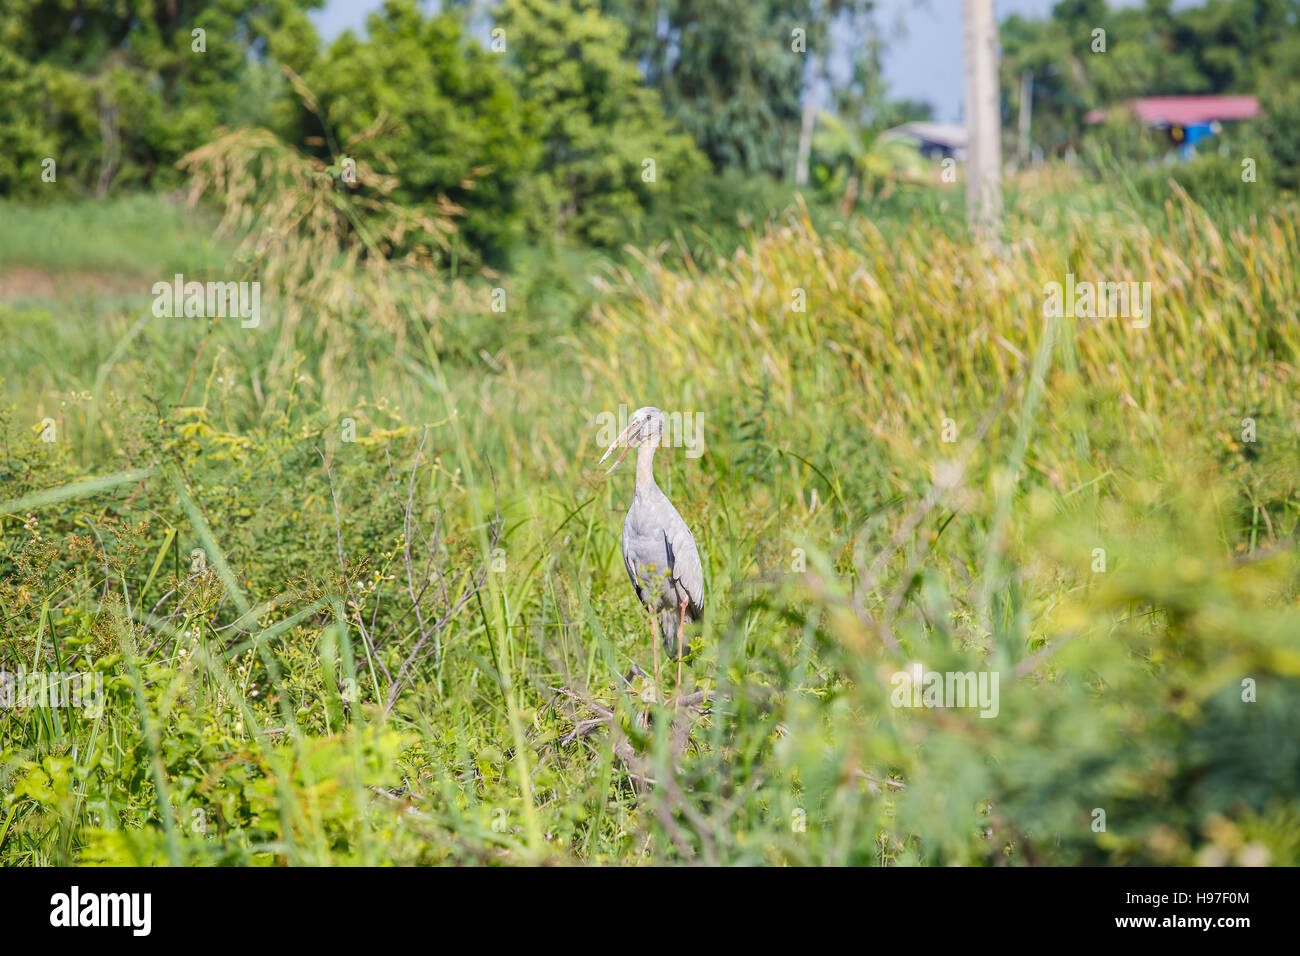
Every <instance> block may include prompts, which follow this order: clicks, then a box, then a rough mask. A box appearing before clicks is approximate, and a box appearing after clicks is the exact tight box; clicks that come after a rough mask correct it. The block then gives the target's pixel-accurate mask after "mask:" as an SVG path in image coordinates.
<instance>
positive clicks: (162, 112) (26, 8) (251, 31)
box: [0, 0, 321, 195]
mask: <svg viewBox="0 0 1300 956" xmlns="http://www.w3.org/2000/svg"><path fill="white" fill-rule="evenodd" d="M320 3H321V0H195V2H190V3H185V4H177V3H173V2H168V0H77V2H74V0H9V2H8V3H6V4H5V5H4V6H3V8H2V9H0V50H3V53H0V98H2V99H3V100H4V101H5V102H6V103H8V104H12V105H13V107H14V109H15V111H16V113H17V116H16V118H15V119H14V120H13V121H10V122H7V123H5V124H4V129H5V130H6V132H7V133H8V134H9V135H6V138H5V142H6V150H5V153H6V155H5V159H4V160H2V161H0V172H3V173H4V174H5V175H4V176H3V177H0V192H5V193H9V194H21V195H50V194H52V193H51V191H50V190H46V189H42V188H41V181H40V177H39V172H38V170H39V168H40V165H41V163H42V162H43V160H44V158H45V157H49V158H51V159H53V160H54V161H55V163H56V164H57V172H58V182H59V183H63V184H71V185H72V186H73V187H75V188H80V189H94V190H95V191H96V192H97V193H98V194H100V195H102V194H104V193H105V192H107V191H108V190H109V189H110V188H116V187H119V186H126V185H159V184H163V185H165V184H168V183H172V182H176V181H178V180H179V173H178V172H177V171H176V170H175V169H174V166H173V164H174V163H175V161H176V160H177V159H178V158H179V157H180V156H181V155H183V154H184V153H185V152H187V151H188V150H190V149H192V148H194V147H195V146H198V145H199V144H201V143H203V142H205V141H206V140H207V139H208V138H209V137H210V136H211V135H212V130H213V129H214V128H215V127H216V126H218V125H223V124H234V123H248V122H261V121H265V120H266V119H267V118H268V117H269V114H270V109H271V104H272V103H273V102H274V99H275V97H276V96H277V95H278V90H277V89H276V86H275V84H274V83H269V82H266V81H265V77H266V76H267V75H268V74H270V75H273V74H274V73H275V72H276V68H275V66H274V65H273V64H272V63H271V62H270V61H271V60H272V59H273V58H274V57H275V56H276V55H277V53H283V54H284V55H287V56H289V57H291V58H292V56H293V55H295V54H296V53H300V52H301V51H302V50H304V49H307V48H310V47H312V46H314V44H315V31H314V30H313V29H312V26H311V23H310V22H309V21H308V20H307V17H306V11H307V10H308V9H311V8H313V7H316V6H319V5H320ZM196 31H198V32H196ZM255 93H256V94H257V95H256V96H255V95H253V94H255Z"/></svg>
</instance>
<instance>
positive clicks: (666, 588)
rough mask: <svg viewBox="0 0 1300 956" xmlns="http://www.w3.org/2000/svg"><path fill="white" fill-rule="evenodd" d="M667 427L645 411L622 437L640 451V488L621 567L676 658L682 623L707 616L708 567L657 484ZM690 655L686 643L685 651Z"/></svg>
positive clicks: (658, 414)
mask: <svg viewBox="0 0 1300 956" xmlns="http://www.w3.org/2000/svg"><path fill="white" fill-rule="evenodd" d="M663 428H664V416H663V413H662V412H661V411H659V409H657V408H652V407H646V408H641V409H638V410H637V411H636V412H635V413H634V414H633V416H632V422H631V424H630V425H629V426H628V429H627V430H626V431H625V432H624V436H620V437H625V438H626V440H627V441H628V446H629V447H632V446H634V445H635V447H636V449H637V456H636V487H635V490H634V491H633V494H632V507H630V508H628V510H627V518H625V519H624V521H623V563H624V565H625V566H626V567H627V576H628V578H630V579H631V581H632V587H633V588H635V589H636V596H637V600H638V601H640V602H641V606H642V607H645V608H648V609H650V611H651V612H652V613H654V612H656V611H657V612H659V622H660V637H661V638H662V640H663V643H664V647H665V648H667V650H668V653H669V654H670V655H673V656H676V655H677V653H678V646H677V631H678V627H679V624H681V623H689V622H692V621H699V620H701V619H702V618H703V616H704V566H703V564H702V563H701V562H700V552H699V549H698V548H697V547H696V546H695V536H694V535H693V534H691V529H690V528H688V527H687V526H686V522H685V521H683V520H682V516H681V515H680V514H678V513H677V509H676V508H674V507H673V503H672V502H671V501H669V500H668V496H667V495H665V494H664V493H663V491H662V490H660V488H659V485H658V484H657V483H656V482H655V476H654V467H653V465H654V455H655V450H656V449H657V448H658V447H659V443H660V441H661V439H662V437H663ZM612 447H613V446H611V449H612ZM608 454H609V452H606V455H608ZM624 454H626V452H625V453H624ZM622 460H623V459H622V457H620V458H619V461H622ZM614 465H615V467H616V466H617V465H618V462H615V463H614ZM611 470H612V469H611ZM686 650H687V648H686V646H685V644H684V642H683V646H682V648H681V651H682V653H683V654H685V652H686Z"/></svg>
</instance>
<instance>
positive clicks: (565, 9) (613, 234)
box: [500, 0, 704, 246]
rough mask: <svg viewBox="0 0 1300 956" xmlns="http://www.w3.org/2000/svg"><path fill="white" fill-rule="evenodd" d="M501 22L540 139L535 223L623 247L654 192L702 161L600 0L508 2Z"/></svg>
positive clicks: (532, 201) (541, 231)
mask: <svg viewBox="0 0 1300 956" xmlns="http://www.w3.org/2000/svg"><path fill="white" fill-rule="evenodd" d="M500 22H501V26H502V28H503V29H504V30H505V35H506V38H507V42H508V43H509V50H510V57H511V62H512V64H513V66H514V69H515V70H516V71H517V75H518V78H517V83H518V86H519V89H520V90H521V93H522V95H523V97H524V101H525V104H526V107H527V109H528V111H529V112H528V116H529V117H530V122H529V127H530V129H532V130H533V131H534V132H535V134H536V135H537V137H538V138H539V139H540V141H541V149H542V159H541V165H540V168H539V169H538V170H536V172H535V173H534V175H533V176H532V177H531V178H530V181H529V184H528V187H527V205H528V208H529V227H530V230H531V231H532V233H533V234H534V235H536V236H540V237H543V238H546V237H553V236H558V235H559V234H560V233H562V232H563V233H567V234H569V235H572V236H574V237H576V238H578V239H580V240H582V241H585V242H590V243H594V244H596V245H602V246H617V245H618V244H620V243H621V242H622V241H624V239H625V238H626V231H625V227H626V224H627V222H629V221H633V220H635V219H637V218H639V216H640V213H641V210H642V209H643V208H645V207H646V206H648V205H650V203H651V201H652V198H653V196H654V195H655V194H656V193H657V192H658V191H660V190H671V189H674V188H676V187H677V185H678V184H685V183H687V182H689V181H690V179H691V177H692V176H694V175H696V174H697V173H698V172H700V171H701V170H702V169H703V167H704V163H703V160H702V159H701V157H700V156H699V154H698V153H697V151H696V150H695V148H694V147H693V145H692V144H691V140H690V138H689V137H688V136H686V135H684V134H682V133H679V132H676V131H675V130H674V129H673V127H672V125H671V124H670V123H669V122H668V121H667V120H665V119H664V117H663V114H662V112H661V109H660V105H659V102H658V97H657V96H656V95H655V94H654V93H653V92H652V91H650V90H647V89H646V88H644V87H642V86H641V85H640V82H639V78H638V75H637V71H636V67H635V66H634V65H633V64H632V63H630V62H628V61H627V60H626V59H624V51H625V49H626V46H627V33H626V31H625V30H624V29H623V27H622V26H621V25H620V24H619V23H618V22H617V21H615V20H611V19H609V18H607V17H604V16H602V15H601V13H600V11H599V10H598V9H597V7H596V6H595V4H594V2H578V3H573V4H568V3H562V2H558V0H507V2H506V3H505V5H504V7H503V9H502V13H501V20H500Z"/></svg>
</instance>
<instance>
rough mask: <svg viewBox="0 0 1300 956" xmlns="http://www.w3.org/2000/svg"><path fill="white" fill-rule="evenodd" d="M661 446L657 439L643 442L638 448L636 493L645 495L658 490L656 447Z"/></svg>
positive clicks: (640, 495) (639, 495)
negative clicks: (655, 467) (656, 482)
mask: <svg viewBox="0 0 1300 956" xmlns="http://www.w3.org/2000/svg"><path fill="white" fill-rule="evenodd" d="M658 447H659V443H658V442H657V441H647V442H642V443H641V445H639V446H638V447H637V450H636V492H635V493H636V495H637V497H645V496H646V495H649V494H651V493H652V492H655V491H658V490H659V486H658V485H657V484H655V469H654V463H655V449H656V448H658Z"/></svg>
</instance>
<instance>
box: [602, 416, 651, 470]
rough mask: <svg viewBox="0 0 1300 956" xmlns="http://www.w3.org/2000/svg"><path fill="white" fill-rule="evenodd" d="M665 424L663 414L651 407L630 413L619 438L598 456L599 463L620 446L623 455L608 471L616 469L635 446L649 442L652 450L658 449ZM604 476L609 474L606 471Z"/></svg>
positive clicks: (603, 461)
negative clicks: (630, 415) (625, 426)
mask: <svg viewBox="0 0 1300 956" xmlns="http://www.w3.org/2000/svg"><path fill="white" fill-rule="evenodd" d="M665 423H666V419H665V418H664V413H663V412H661V411H659V409H657V408H655V407H654V406H653V405H646V406H645V407H643V408H638V409H637V410H636V411H635V412H633V413H632V417H631V418H630V419H628V423H627V428H625V429H623V431H622V432H621V433H620V434H619V436H618V437H617V438H615V439H614V442H613V444H611V445H610V446H609V447H608V448H606V449H605V454H603V455H601V456H600V463H601V464H604V463H605V459H606V458H608V457H609V456H610V455H611V454H613V451H614V449H615V448H618V447H619V446H620V445H621V446H623V453H622V454H621V455H619V456H618V458H617V459H616V460H615V461H614V464H612V465H610V466H609V471H613V470H614V469H615V468H617V467H618V466H619V465H620V464H621V463H622V461H623V459H624V458H626V457H627V453H628V450H629V449H632V448H635V447H636V446H637V445H643V444H645V443H647V442H649V443H650V446H651V447H652V448H658V447H659V442H660V441H661V440H662V439H663V435H664V425H665ZM606 474H609V472H608V471H607V472H606Z"/></svg>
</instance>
